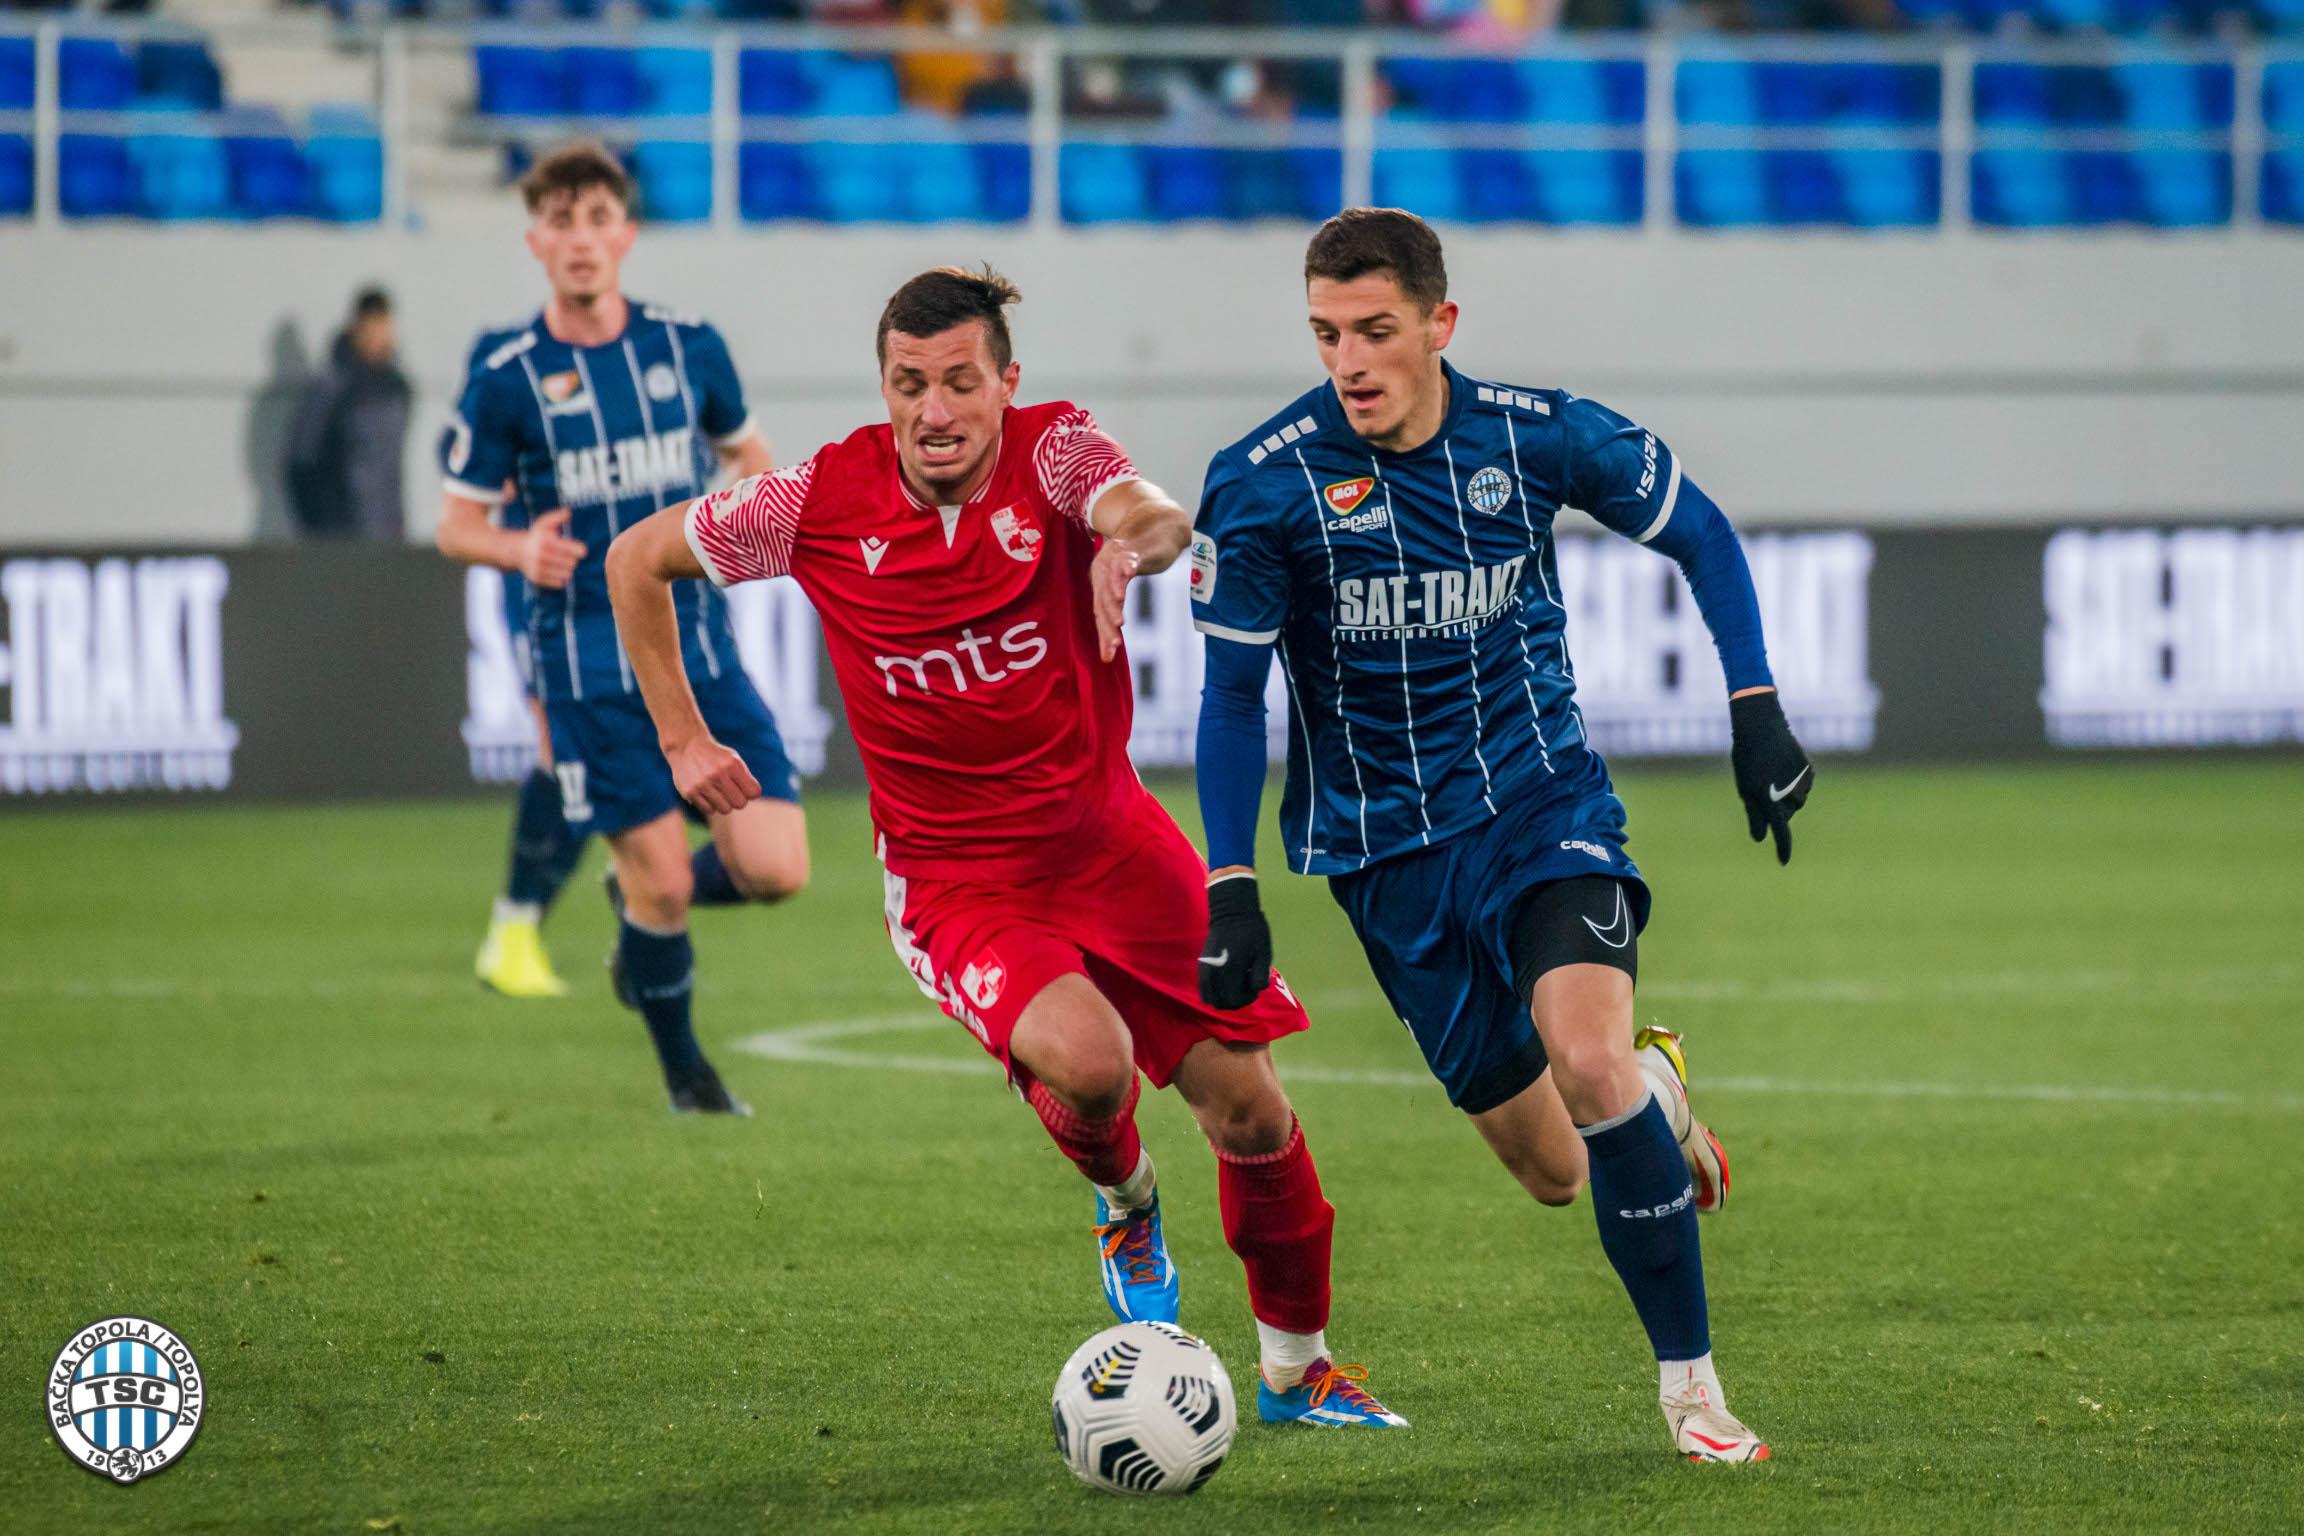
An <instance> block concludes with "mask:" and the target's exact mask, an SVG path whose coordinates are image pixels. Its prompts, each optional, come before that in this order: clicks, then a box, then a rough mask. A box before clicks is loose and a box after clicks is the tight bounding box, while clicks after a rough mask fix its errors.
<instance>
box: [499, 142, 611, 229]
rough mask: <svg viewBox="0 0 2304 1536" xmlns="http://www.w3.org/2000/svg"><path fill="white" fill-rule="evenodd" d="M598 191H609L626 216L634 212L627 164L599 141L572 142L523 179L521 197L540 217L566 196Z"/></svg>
mask: <svg viewBox="0 0 2304 1536" xmlns="http://www.w3.org/2000/svg"><path fill="white" fill-rule="evenodd" d="M594 187H606V188H607V189H608V195H609V196H610V197H613V198H614V199H616V201H617V202H618V203H620V204H621V205H623V208H624V211H625V212H627V213H629V212H631V211H632V178H631V177H630V176H628V175H626V174H625V171H624V163H623V162H622V161H620V160H618V159H617V158H616V157H615V156H614V155H613V154H611V153H609V150H608V146H607V145H605V144H603V143H601V142H600V141H599V140H598V139H572V140H570V141H569V142H568V143H566V144H562V145H560V146H558V147H557V148H554V149H551V150H548V151H546V152H545V153H544V155H543V156H542V157H541V158H539V159H538V160H537V162H536V163H535V164H534V165H532V166H530V167H528V174H527V175H525V176H523V177H521V178H520V197H521V200H522V201H523V202H525V203H526V204H527V205H528V211H529V212H530V213H536V212H539V211H541V210H542V208H543V207H544V205H545V204H546V203H548V202H551V201H552V200H553V199H555V198H557V197H559V196H560V195H561V194H563V193H565V194H567V196H568V197H569V198H570V199H571V200H573V199H576V198H579V197H582V196H583V195H584V194H585V193H587V192H589V191H591V190H592V189H593V188H594Z"/></svg>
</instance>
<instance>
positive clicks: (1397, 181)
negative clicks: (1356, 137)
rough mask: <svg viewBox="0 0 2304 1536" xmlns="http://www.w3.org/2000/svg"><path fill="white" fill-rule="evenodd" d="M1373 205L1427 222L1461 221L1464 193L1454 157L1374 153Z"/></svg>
mask: <svg viewBox="0 0 2304 1536" xmlns="http://www.w3.org/2000/svg"><path fill="white" fill-rule="evenodd" d="M1375 184H1376V201H1377V203H1378V204H1379V205H1380V206H1383V207H1387V208H1405V209H1407V210H1408V211H1409V212H1410V213H1414V214H1420V215H1421V216H1423V217H1424V218H1427V219H1461V218H1463V217H1464V189H1463V185H1462V183H1461V182H1460V181H1459V180H1458V179H1457V175H1456V157H1455V156H1454V155H1453V154H1451V153H1450V152H1449V151H1447V150H1445V149H1409V148H1402V149H1379V150H1378V151H1376V168H1375Z"/></svg>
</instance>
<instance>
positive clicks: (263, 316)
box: [0, 210, 2304, 548]
mask: <svg viewBox="0 0 2304 1536" xmlns="http://www.w3.org/2000/svg"><path fill="white" fill-rule="evenodd" d="M1304 237H1305V231H1304V230H1303V229H1301V228H1297V227H1277V226H1275V227H1270V228H1259V229H1254V230H1250V231H1244V232H1226V231H1217V230H1185V231H1176V230H1167V231H1158V232H1154V231H1147V230H1140V229H1133V230H1114V231H1108V232H1096V233H1066V234H1056V235H1046V236H1043V235H1037V234H1033V233H1029V232H1014V231H1010V232H1001V231H993V230H988V229H980V228H974V227H969V226H950V227H945V228H930V229H925V230H906V231H901V232H887V233H858V232H834V231H825V230H799V231H789V232H778V233H774V234H745V235H740V236H735V237H725V236H715V235H710V234H702V233H685V232H683V233H671V232H662V231H655V230H651V231H648V232H646V233H645V234H644V235H643V237H642V239H641V242H640V245H639V247H638V249H637V251H636V253H635V255H634V258H633V260H632V262H631V264H630V266H629V268H628V277H627V286H628V287H629V288H630V289H631V291H632V292H634V293H635V294H640V295H645V296H648V297H652V298H658V299H661V300H664V301H666V302H671V303H675V304H679V305H682V306H685V307H691V308H694V309H696V310H698V311H700V312H702V313H703V314H705V315H707V316H708V317H710V318H711V319H713V320H714V321H716V322H717V323H718V324H719V325H720V326H721V327H722V329H723V330H725V331H726V332H727V334H728V337H729V340H730V342H731V343H732V345H733V347H734V349H735V353H736V357H737V360H738V363H739V365H740V367H741V368H742V369H743V371H744V375H745V381H746V384H747V386H748V388H749V389H750V391H751V393H752V396H753V399H754V402H755V405H756V407H757V409H758V411H759V414H760V417H761V419H762V422H763V424H764V425H765V426H766V427H767V429H768V431H769V433H770V435H771V437H772V438H773V440H774V441H775V442H776V444H777V445H778V449H779V452H780V454H782V455H784V456H787V457H789V456H792V455H795V454H800V453H805V452H807V451H808V450H810V449H812V448H814V447H815V446H816V445H817V444H819V443H821V442H823V441H825V440H827V439H829V438H832V437H835V436H838V435H841V434H843V433H845V432H846V431H848V430H850V429H852V428H853V427H855V426H857V425H859V424H861V423H863V422H865V421H868V420H871V419H874V418H875V417H876V416H877V414H878V412H879V403H878V399H877V396H876V393H875V391H874V388H873V374H872V363H871V353H870V350H869V348H870V338H871V333H872V327H873V322H874V320H875V318H876V317H877V315H878V312H879V307H880V303H881V301H882V300H883V298H884V297H885V296H886V294H887V292H888V291H889V289H890V288H892V287H893V286H894V285H895V284H896V283H897V282H899V281H900V280H902V279H903V278H904V277H906V276H908V275H909V274H910V273H912V272H914V271H917V270H918V269H920V268H921V267H923V266H927V265H931V264H934V263H939V262H947V261H970V262H973V261H978V260H984V259H989V260H991V261H993V262H995V263H996V264H998V265H999V266H1001V267H1002V268H1003V269H1004V270H1006V271H1008V272H1009V273H1010V274H1011V275H1012V276H1014V277H1015V278H1016V279H1017V280H1018V282H1019V283H1020V284H1021V285H1022V287H1023V288H1024V291H1025V294H1026V302H1025V304H1024V305H1023V307H1022V309H1021V311H1020V312H1019V314H1018V317H1017V330H1018V349H1017V350H1018V355H1019V357H1020V358H1021V359H1022V361H1023V363H1024V366H1025V386H1024V387H1025V393H1026V395H1027V397H1028V398H1048V397H1051V396H1056V395H1065V396H1070V397H1072V398H1075V399H1078V400H1080V401H1082V402H1084V403H1086V404H1088V405H1090V406H1091V407H1092V408H1093V409H1094V410H1095V411H1096V412H1097V413H1098V415H1099V416H1100V417H1101V418H1102V419H1103V420H1104V421H1105V422H1106V423H1107V424H1108V425H1110V426H1111V427H1112V429H1113V430H1114V431H1115V432H1116V433H1117V434H1118V435H1119V437H1120V438H1121V440H1122V441H1123V442H1125V443H1127V444H1128V445H1129V446H1130V448H1131V449H1132V450H1133V451H1134V452H1135V453H1136V455H1137V457H1138V459H1139V461H1140V462H1141V463H1142V465H1143V466H1144V468H1145V469H1146V471H1147V472H1148V473H1149V474H1151V475H1152V476H1153V477H1154V478H1156V479H1158V480H1160V481H1162V482H1163V483H1164V484H1166V485H1168V486H1169V487H1170V488H1171V489H1172V490H1174V491H1176V492H1177V493H1179V494H1180V495H1185V496H1189V495H1190V494H1191V493H1193V492H1195V491H1196V490H1197V489H1198V485H1199V480H1200V474H1201V470H1202V469H1203V467H1204V466H1205V465H1206V463H1207V459H1208V456H1209V454H1210V452H1211V451H1212V450H1213V449H1214V448H1216V447H1217V446H1219V445H1220V444H1222V443H1223V442H1225V441H1227V440H1229V439H1230V438H1232V437H1234V436H1236V435H1238V434H1239V433H1240V432H1242V431H1244V430H1245V429H1246V428H1247V427H1249V426H1251V425H1253V424H1254V423H1255V422H1256V421H1257V420H1259V419H1261V418H1262V417H1263V416H1264V415H1266V414H1268V413H1269V412H1270V411H1271V410H1273V409H1274V408H1275V407H1277V406H1278V405H1280V404H1282V403H1284V402H1285V400H1286V399H1287V398H1289V397H1290V396H1292V395H1293V394H1295V393H1296V392H1298V391H1300V390H1302V389H1303V388H1305V387H1308V386H1309V385H1310V384H1311V383H1313V382H1316V380H1317V377H1318V375H1317V372H1316V363H1315V359H1314V358H1313V356H1312V352H1311V347H1310V344H1309V342H1308V340H1307V339H1306V336H1305V333H1304V329H1303V321H1302V314H1301V310H1300V309H1299V307H1298V305H1299V299H1298V291H1299V289H1298V275H1297V274H1298V270H1299V267H1298V264H1299V262H1300V260H1301V255H1302V249H1303V241H1304ZM1448 242H1449V257H1450V267H1451V271H1452V281H1453V288H1454V292H1455V295H1456V297H1457V298H1458V299H1459V300H1460V302H1462V303H1463V304H1464V306H1465V309H1466V330H1465V333H1464V335H1463V337H1462V339H1461V341H1460V343H1459V345H1458V346H1457V348H1456V349H1455V351H1454V353H1453V356H1455V358H1456V359H1457V360H1458V361H1459V362H1460V363H1461V364H1462V366H1464V367H1465V368H1467V369H1468V370H1470V371H1472V372H1475V373H1485V374H1488V375H1490V376H1494V377H1499V378H1506V379H1510V380H1513V381H1515V382H1523V383H1529V384H1560V385H1563V386H1566V387H1568V388H1572V389H1575V390H1578V391H1579V392H1582V393H1586V394H1590V395H1593V396H1596V397H1598V398H1601V399H1603V400H1606V401H1607V402H1608V403H1610V404H1612V405H1614V406H1616V407H1617V408H1619V409H1621V410H1624V411H1625V412H1627V413H1628V414H1630V415H1632V416H1634V417H1635V418H1637V419H1639V420H1641V421H1642V422H1644V423H1645V424H1647V425H1650V426H1652V427H1654V428H1655V429H1657V431H1658V432H1659V433H1660V434H1661V435H1663V436H1664V437H1665V438H1667V440H1669V441H1670V442H1671V443H1672V444H1673V445H1674V446H1675V447H1676V448H1677V449H1679V451H1680V452H1681V454H1682V455H1683V457H1684V458H1685V460H1686V461H1687V463H1688V464H1689V466H1690V468H1691V472H1692V473H1693V474H1695V475H1696V476H1697V477H1698V478H1699V479H1700V480H1701V481H1702V482H1703V484H1704V485H1705V486H1706V488H1707V489H1709V490H1710V491H1712V493H1713V494H1714V496H1715V497H1716V499H1718V500H1719V501H1720V502H1721V503H1722V505H1724V506H1725V507H1727V508H1728V509H1729V510H1730V512H1731V513H1732V514H1733V515H1735V516H1737V517H1738V518H1739V519H1740V520H1741V521H1743V522H1744V523H1746V524H1748V525H1762V526H1782V527H1793V526H1801V525H1807V526H1834V527H1848V526H1896V525H1911V524H1926V523H1935V522H1960V523H1971V524H1975V523H1987V524H1989V523H1999V524H2008V525H2016V524H2031V525H2038V524H2042V523H2053V522H2063V521H2073V520H2085V521H2092V522H2104V521H2115V522H2117V521H2151V522H2167V521H2185V520H2195V519H2210V518H2213V519H2225V520H2240V521H2245V520H2250V519H2282V518H2288V517H2293V516H2295V515H2297V514H2298V512H2299V511H2304V477H2300V476H2299V475H2298V473H2297V467H2296V466H2297V461H2298V450H2299V447H2300V446H2304V243H2299V242H2298V241H2297V240H2295V239H2293V238H2282V237H2280V236H2278V235H2274V234H2264V233H2248V232H2219V233H2214V234H2203V235H2186V236H2169V237H2147V236H2136V235H2126V234H2122V235H2103V236H2069V235H2067V236H1998V237H1994V236H1985V235H1969V236H1947V235H1937V234H1934V233H1930V234H1926V235H1921V236H1913V237H1906V236H1884V237H1863V236H1833V235H1825V236H1811V237H1802V238H1785V237H1783V236H1780V235H1753V236H1739V235H1730V236H1710V237H1703V236H1694V235H1687V234H1656V235H1651V234H1630V235H1615V234H1574V235H1562V234H1532V233H1529V232H1527V231H1525V230H1522V231H1515V232H1510V233H1501V232H1475V231H1468V230H1456V231H1450V232H1448ZM370 281H380V282H383V283H384V284H386V285H387V286H389V287H390V288H391V289H392V290H393V292H394V294H395V296H396V298H397V300H398V303H399V307H400V313H401V324H402V336H403V360H404V363H405V365H406V367H407V368H408V370H409V372H410V374H411V375H412V377H413V378H414V379H415V381H416V385H417V389H418V401H417V411H416V418H415V420H416V427H415V430H414V431H412V433H411V441H410V475H409V487H410V496H409V513H410V524H411V536H412V537H416V538H421V537H423V536H424V535H425V534H426V533H427V532H428V531H429V527H430V522H431V518H432V515H433V507H434V497H433V495H432V493H431V489H430V487H431V485H432V475H431V473H430V470H429V458H430V452H431V445H432V437H433V433H434V431H435V430H436V429H437V425H438V422H439V420H440V416H441V412H442V410H443V409H444V407H445V404H446V402H447V395H448V393H449V391H451V390H452V389H453V388H454V384H455V378H456V374H457V371H458V369H459V368H460V366H461V364H462V361H463V358H464V355H465V350H466V348H467V347H468V345H469V343H470V340H471V337H472V335H473V333H474V332H475V331H476V330H477V329H479V328H480V327H481V326H483V325H486V324H501V323H504V322H506V321H508V320H514V319H517V318H518V317H520V316H522V315H524V314H526V313H529V312H532V311H533V309H534V307H535V304H536V298H537V278H536V272H535V269H534V267H533V266H532V264H531V263H530V261H529V259H528V257H527V255H526V252H525V250H524V249H523V247H522V244H521V241H520V225H519V222H518V219H517V217H516V215H515V214H513V213H511V212H510V211H509V210H508V211H507V214H506V216H505V218H504V220H503V222H502V223H501V224H499V225H496V226H493V227H490V228H487V229H476V230H458V231H455V232H438V231H436V232H433V233H429V234H421V235H383V234H343V233H331V232H325V231H318V230H314V231H298V232H285V231H281V230H279V229H264V230H261V231H258V230H247V229H235V228H229V227H214V228H201V229H181V230H179V229H148V228H139V229H111V230H82V229H65V230H59V231H54V232H48V233H35V232H29V231H23V232H11V233H8V234H5V235H0V294H4V295H5V300H4V301H0V546H16V547H19V548H21V547H27V546H41V545H48V546H63V545H70V546H75V547H89V546H119V545H136V544H146V545H169V546H176V547H182V546H187V545H214V544H226V543H233V542H238V541H242V540H246V539H250V538H255V537H262V536H266V535H269V534H273V533H276V532H278V531H279V529H280V528H281V527H282V526H283V520H282V513H281V503H280V492H279V488H278V484H277V478H276V469H275V468H273V466H274V465H276V462H277V451H278V442H279V437H280V434H281V433H282V432H283V431H284V430H285V409H286V408H285V403H284V399H283V394H284V392H283V391H282V390H281V389H280V388H279V387H278V386H277V384H276V383H275V382H274V381H275V380H276V379H278V378H279V377H280V376H281V366H282V361H283V359H285V358H290V357H300V358H310V357H312V356H314V355H316V354H320V353H323V352H324V350H325V348H326V346H327V343H328V340H329V338H330V336H331V335H332V333H333V331H334V329H335V327H336V325H337V324H338V323H339V322H340V319H341V316H342V313H343V309H344V306H345V304H346V302H347V300H348V298H349V296H350V294H351V292H352V291H353V290H354V288H356V287H357V286H359V285H360V284H362V283H365V282H370Z"/></svg>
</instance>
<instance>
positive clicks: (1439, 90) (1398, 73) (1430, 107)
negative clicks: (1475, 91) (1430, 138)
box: [1382, 59, 1456, 121]
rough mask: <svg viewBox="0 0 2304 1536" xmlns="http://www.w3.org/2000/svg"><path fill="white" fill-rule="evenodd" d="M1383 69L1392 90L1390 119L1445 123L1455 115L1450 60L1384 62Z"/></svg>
mask: <svg viewBox="0 0 2304 1536" xmlns="http://www.w3.org/2000/svg"><path fill="white" fill-rule="evenodd" d="M1382 68H1383V71H1384V78H1385V79H1386V81H1388V82H1389V83H1390V84H1391V87H1392V114H1393V116H1395V117H1401V118H1411V119H1428V120H1432V121H1446V120H1448V119H1450V118H1452V117H1453V116H1454V115H1455V109H1454V105H1453V99H1454V95H1455V79H1456V63H1455V61H1454V60H1453V59H1386V60H1384V62H1383V65H1382Z"/></svg>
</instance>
